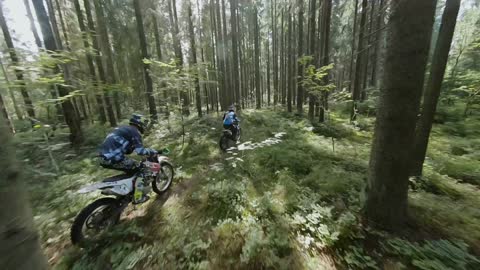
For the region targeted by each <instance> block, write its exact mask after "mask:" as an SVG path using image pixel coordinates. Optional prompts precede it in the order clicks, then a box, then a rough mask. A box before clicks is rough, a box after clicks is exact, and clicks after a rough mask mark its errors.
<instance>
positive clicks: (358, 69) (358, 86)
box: [350, 0, 368, 121]
mask: <svg viewBox="0 0 480 270" xmlns="http://www.w3.org/2000/svg"><path fill="white" fill-rule="evenodd" d="M367 4H368V0H362V16H361V18H360V29H359V34H358V52H357V61H356V63H355V79H354V83H353V93H352V100H353V106H352V112H351V117H350V119H351V121H355V119H356V116H357V102H358V101H359V100H360V98H361V93H362V79H363V77H362V69H363V68H364V61H365V52H364V49H363V45H364V43H365V41H364V39H365V38H364V33H365V26H366V23H367Z"/></svg>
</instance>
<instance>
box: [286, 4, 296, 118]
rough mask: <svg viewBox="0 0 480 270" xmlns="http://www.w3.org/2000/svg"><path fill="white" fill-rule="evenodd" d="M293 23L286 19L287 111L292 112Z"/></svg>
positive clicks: (290, 9) (290, 18)
mask: <svg viewBox="0 0 480 270" xmlns="http://www.w3.org/2000/svg"><path fill="white" fill-rule="evenodd" d="M291 11H292V7H291V6H290V8H289V13H290V14H291ZM292 26H293V22H292V17H289V18H288V49H287V52H288V53H287V55H288V80H287V81H288V89H287V111H288V112H292V90H293V79H294V77H295V74H294V70H293V49H292V43H293V29H292Z"/></svg>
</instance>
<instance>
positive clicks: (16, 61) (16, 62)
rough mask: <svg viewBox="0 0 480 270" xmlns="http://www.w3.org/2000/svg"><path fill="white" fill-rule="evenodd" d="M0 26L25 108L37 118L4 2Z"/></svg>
mask: <svg viewBox="0 0 480 270" xmlns="http://www.w3.org/2000/svg"><path fill="white" fill-rule="evenodd" d="M0 26H1V27H2V32H3V38H4V39H5V43H6V44H7V47H8V50H9V53H10V59H11V60H12V64H13V65H14V66H15V76H16V77H17V80H18V84H19V85H20V93H21V94H22V97H23V102H24V103H25V109H26V111H27V113H28V116H29V117H30V118H35V110H34V108H33V103H32V100H31V99H30V95H29V94H28V91H27V87H26V85H25V80H24V79H23V71H22V70H21V69H20V68H18V66H20V61H19V59H18V56H17V53H16V52H15V47H14V46H13V41H12V37H11V36H10V31H9V29H8V26H7V22H6V21H5V17H4V15H3V4H1V3H0Z"/></svg>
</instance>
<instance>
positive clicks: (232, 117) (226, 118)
mask: <svg viewBox="0 0 480 270" xmlns="http://www.w3.org/2000/svg"><path fill="white" fill-rule="evenodd" d="M235 121H238V119H237V115H236V114H235V112H231V111H229V112H226V113H225V114H224V115H223V124H224V125H232V124H233V123H234V122H235Z"/></svg>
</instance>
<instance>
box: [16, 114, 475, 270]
mask: <svg viewBox="0 0 480 270" xmlns="http://www.w3.org/2000/svg"><path fill="white" fill-rule="evenodd" d="M372 113H374V112H372ZM220 118H221V116H220V115H207V116H204V117H203V118H202V119H200V120H199V119H197V118H195V117H190V118H187V119H185V121H184V125H185V131H186V133H185V134H183V132H182V128H181V126H182V122H181V119H180V118H179V117H176V116H172V117H171V119H170V120H169V121H168V122H167V121H161V122H160V123H159V124H158V125H157V126H155V128H154V129H153V130H152V131H151V132H150V134H149V135H148V136H147V137H146V139H145V144H146V145H148V146H152V147H155V148H162V147H165V146H167V147H169V148H170V149H171V158H172V160H173V162H174V163H175V165H176V178H175V182H174V184H173V187H172V190H171V191H169V192H168V193H167V194H165V195H163V196H158V197H157V198H156V199H155V200H151V201H150V202H148V203H146V204H144V205H141V206H138V207H137V208H135V209H133V208H131V209H130V208H129V209H127V211H126V213H125V215H124V217H123V218H122V222H121V223H120V224H119V225H118V226H116V227H115V228H114V229H113V230H112V231H111V232H109V233H108V234H107V235H105V236H104V237H103V238H102V240H101V241H99V242H98V243H97V244H96V245H94V246H91V247H88V248H87V249H78V248H75V247H72V246H71V245H70V242H69V239H68V231H69V226H70V225H71V222H72V220H73V218H74V217H75V215H76V214H77V213H78V211H80V210H81V208H82V207H84V206H86V205H87V204H88V202H90V201H92V200H94V199H95V198H97V197H98V194H91V195H79V194H77V193H75V191H76V190H77V189H78V188H79V187H80V186H82V185H84V184H87V183H91V182H94V181H98V180H100V179H102V178H103V177H105V176H107V175H112V174H114V173H113V172H110V171H108V170H104V169H101V168H99V166H98V165H97V164H96V163H95V161H94V159H93V156H94V154H95V149H96V148H95V147H96V145H97V144H99V143H100V142H101V141H102V140H103V137H104V136H105V135H106V132H108V130H107V129H106V128H98V129H97V128H95V129H93V128H92V129H89V130H88V132H87V134H86V136H87V144H86V145H85V146H84V147H83V148H81V149H80V150H73V149H70V148H69V147H68V145H66V144H62V142H64V141H65V134H63V133H62V130H59V131H57V132H56V135H55V137H52V138H51V141H49V146H46V142H45V141H44V140H43V138H42V137H39V136H36V135H35V134H28V133H22V134H21V135H19V136H17V141H18V143H19V144H20V145H23V146H22V149H23V150H22V153H21V158H22V159H23V160H24V162H31V161H34V162H33V163H34V164H35V166H33V167H32V168H31V169H29V170H28V171H27V172H26V173H27V174H29V175H32V176H33V175H35V178H34V179H35V181H31V182H30V190H31V200H32V202H33V206H34V211H35V222H36V224H37V225H38V226H39V228H40V231H41V239H42V243H43V247H44V249H45V251H46V253H47V256H48V257H49V259H50V264H51V265H52V266H53V267H54V268H56V269H382V268H386V267H388V266H391V265H393V266H394V267H397V268H396V269H411V268H418V269H448V268H449V267H452V265H453V264H455V265H454V267H453V268H452V269H474V268H472V267H476V266H477V264H476V263H478V259H477V258H476V257H474V256H473V255H471V252H473V253H475V254H477V255H478V254H480V249H478V247H479V244H480V234H479V232H480V220H479V219H480V215H479V212H478V211H479V210H478V203H480V199H478V198H479V197H478V189H477V187H476V186H475V185H477V184H478V183H479V177H478V176H479V175H480V174H479V171H478V168H480V166H478V165H479V161H480V156H479V154H478V150H480V149H478V139H477V140H476V141H475V139H474V136H476V135H478V134H477V133H475V132H472V131H465V130H463V131H462V129H461V128H460V129H459V127H461V126H462V125H466V126H469V127H470V126H474V125H475V123H472V122H470V121H466V122H465V123H464V124H462V123H456V124H454V125H452V126H449V127H445V125H446V124H443V125H441V126H437V127H435V129H434V133H433V136H432V142H431V146H430V148H429V154H428V156H429V157H428V159H427V162H426V167H425V174H424V177H422V178H419V179H416V180H413V184H412V188H413V189H412V191H411V192H410V205H411V209H410V214H411V216H412V219H413V220H415V221H416V223H417V224H419V225H418V226H421V227H423V228H434V230H435V231H438V232H439V236H438V237H437V238H438V239H433V240H432V239H425V240H422V239H412V238H408V239H407V238H402V237H401V236H395V235H388V234H386V233H382V232H372V231H371V229H369V228H364V227H363V226H362V222H361V208H362V205H363V201H364V195H363V194H364V188H365V185H366V181H367V168H368V158H369V151H370V140H371V132H372V125H373V121H372V119H371V118H364V119H362V118H361V117H360V118H359V120H358V123H354V125H351V124H349V123H348V122H346V121H345V120H343V119H346V118H345V117H344V116H343V115H336V114H334V113H332V114H331V115H330V116H329V122H328V123H327V124H313V125H312V124H311V123H310V122H309V121H306V120H305V119H304V118H301V117H298V116H294V115H289V114H286V113H276V112H272V111H268V110H261V111H249V110H246V111H242V112H241V114H240V118H241V119H242V122H241V124H242V132H243V134H242V141H241V142H240V143H239V145H238V149H233V150H230V151H228V152H227V153H222V152H220V151H219V149H218V140H219V137H220V135H221V129H222V126H221V121H220ZM446 119H447V118H446ZM448 119H450V118H448ZM452 130H454V132H453V131H452ZM460 133H461V134H460ZM459 134H460V135H461V136H463V137H454V138H455V139H454V140H452V136H460V135H459ZM447 142H448V143H447ZM24 146H28V147H24ZM447 146H448V147H447ZM48 147H50V148H48ZM48 149H50V150H51V151H52V152H53V156H54V157H55V158H56V160H55V161H52V160H48V159H45V156H46V152H47V150H48ZM60 157H64V158H60ZM52 162H57V163H58V165H59V167H60V168H61V171H59V172H56V171H55V170H54V169H53V167H52ZM32 179H33V177H32ZM467 183H468V184H467ZM456 238H458V239H460V240H462V241H463V242H460V241H457V240H454V239H456ZM442 239H443V240H442ZM417 240H418V241H417ZM372 242H373V243H374V244H372ZM379 243H385V244H383V245H382V244H379ZM463 243H467V244H463ZM467 245H468V246H467ZM434 266H435V267H436V268H434ZM455 266H459V267H460V266H461V267H463V268H455ZM442 267H444V268H442Z"/></svg>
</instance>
